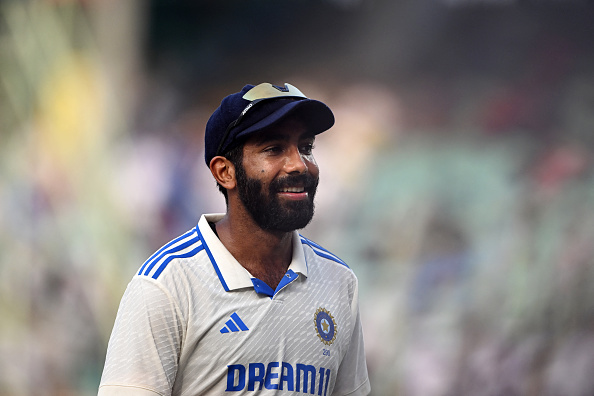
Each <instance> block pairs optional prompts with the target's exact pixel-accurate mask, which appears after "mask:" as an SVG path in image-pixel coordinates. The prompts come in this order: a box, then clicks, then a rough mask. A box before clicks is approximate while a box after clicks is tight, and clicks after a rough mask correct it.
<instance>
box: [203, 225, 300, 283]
mask: <svg viewBox="0 0 594 396" xmlns="http://www.w3.org/2000/svg"><path fill="white" fill-rule="evenodd" d="M224 216H225V215H224V214H223V213H217V214H205V215H203V216H202V217H201V218H200V221H199V222H198V230H199V233H200V236H201V238H202V242H203V244H204V247H205V249H206V252H207V254H208V257H209V258H210V261H211V263H212V265H213V267H214V269H215V271H216V273H217V275H218V277H219V279H220V281H221V284H222V285H223V288H224V289H225V290H226V291H230V290H237V289H242V288H253V287H254V283H253V281H252V279H253V276H252V275H251V274H250V273H249V271H248V270H246V269H245V268H244V267H243V266H242V265H241V264H240V263H239V262H238V261H237V260H236V259H235V257H233V255H232V254H231V253H229V251H228V250H227V248H225V246H224V245H223V244H222V243H221V241H220V240H219V238H218V237H217V236H216V235H215V233H214V232H213V231H212V229H211V228H210V226H209V224H208V223H209V222H212V223H216V222H218V221H219V220H221V219H222V218H223V217H224ZM289 270H291V271H293V272H295V273H298V274H301V275H303V276H305V277H307V264H306V261H305V254H304V253H303V247H302V244H301V238H300V236H299V233H298V232H297V231H293V258H292V260H291V264H290V265H289Z"/></svg>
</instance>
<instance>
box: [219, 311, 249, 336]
mask: <svg viewBox="0 0 594 396" xmlns="http://www.w3.org/2000/svg"><path fill="white" fill-rule="evenodd" d="M248 330H249V329H248V327H247V326H246V325H245V323H243V320H241V318H240V317H239V315H237V312H233V314H232V315H231V319H229V320H228V321H226V322H225V326H224V327H223V328H222V329H221V330H220V331H221V334H225V333H237V332H239V331H248Z"/></svg>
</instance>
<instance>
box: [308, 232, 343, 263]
mask: <svg viewBox="0 0 594 396" xmlns="http://www.w3.org/2000/svg"><path fill="white" fill-rule="evenodd" d="M299 236H300V237H301V243H302V244H304V245H307V246H309V247H310V248H311V250H312V251H313V252H314V253H315V254H317V255H318V256H320V257H324V258H326V259H328V260H332V261H334V262H337V263H338V264H342V265H344V266H345V267H347V268H350V267H349V266H348V265H347V264H346V263H345V262H344V261H342V260H341V259H340V258H338V256H336V255H335V254H333V253H331V252H330V251H328V250H326V249H324V248H323V247H321V246H320V245H318V244H317V243H315V242H313V241H312V240H309V239H307V238H306V237H304V236H303V235H299Z"/></svg>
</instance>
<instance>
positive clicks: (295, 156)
mask: <svg viewBox="0 0 594 396" xmlns="http://www.w3.org/2000/svg"><path fill="white" fill-rule="evenodd" d="M307 168H308V163H307V159H306V158H305V157H304V156H303V155H302V154H301V152H299V148H298V147H296V146H294V147H291V149H290V150H288V153H287V158H286V160H285V171H286V172H287V173H289V174H291V173H292V174H302V173H306V172H307Z"/></svg>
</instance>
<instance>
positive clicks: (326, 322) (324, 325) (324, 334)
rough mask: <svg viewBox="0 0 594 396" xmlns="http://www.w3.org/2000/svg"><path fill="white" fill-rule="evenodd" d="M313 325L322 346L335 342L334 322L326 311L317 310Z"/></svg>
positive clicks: (335, 330)
mask: <svg viewBox="0 0 594 396" xmlns="http://www.w3.org/2000/svg"><path fill="white" fill-rule="evenodd" d="M314 325H315V328H316V333H317V334H318V337H320V340H321V341H322V342H323V343H324V344H326V345H330V344H332V343H333V342H334V340H336V333H337V326H336V321H335V320H334V316H332V314H331V313H330V312H329V311H328V310H326V309H324V308H318V310H317V311H316V313H315V315H314Z"/></svg>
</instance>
